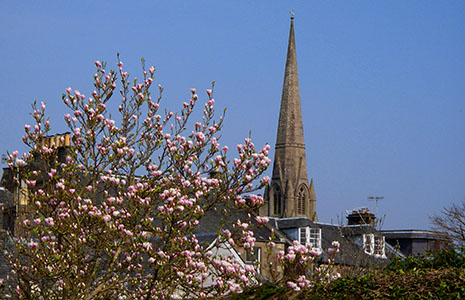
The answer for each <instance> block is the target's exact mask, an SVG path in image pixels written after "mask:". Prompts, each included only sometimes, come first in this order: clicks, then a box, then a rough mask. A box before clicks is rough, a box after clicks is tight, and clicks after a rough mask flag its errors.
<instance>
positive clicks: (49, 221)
mask: <svg viewBox="0 0 465 300" xmlns="http://www.w3.org/2000/svg"><path fill="white" fill-rule="evenodd" d="M45 223H47V224H48V226H54V225H55V221H53V218H46V219H45Z"/></svg>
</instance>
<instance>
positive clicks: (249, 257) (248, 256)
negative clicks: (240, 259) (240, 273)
mask: <svg viewBox="0 0 465 300" xmlns="http://www.w3.org/2000/svg"><path fill="white" fill-rule="evenodd" d="M260 254H261V253H260V247H253V252H252V253H251V252H250V251H246V252H245V263H246V264H253V263H255V262H260Z"/></svg>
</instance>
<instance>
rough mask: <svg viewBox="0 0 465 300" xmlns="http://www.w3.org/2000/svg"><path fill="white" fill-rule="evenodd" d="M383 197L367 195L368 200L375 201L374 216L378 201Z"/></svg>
mask: <svg viewBox="0 0 465 300" xmlns="http://www.w3.org/2000/svg"><path fill="white" fill-rule="evenodd" d="M383 199H384V197H380V196H368V200H369V201H376V217H378V201H379V200H383Z"/></svg>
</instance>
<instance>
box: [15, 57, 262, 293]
mask: <svg viewBox="0 0 465 300" xmlns="http://www.w3.org/2000/svg"><path fill="white" fill-rule="evenodd" d="M95 65H96V73H95V75H94V77H93V78H94V82H93V86H94V90H93V92H92V94H91V96H90V97H86V96H84V94H82V93H80V92H79V91H78V90H74V91H73V90H72V89H71V88H68V89H67V90H66V93H64V94H63V97H62V98H63V102H64V104H65V105H66V107H67V108H68V109H69V110H70V113H68V114H66V115H65V116H64V119H65V122H66V124H67V126H68V127H69V130H70V131H71V141H70V145H69V147H67V148H66V149H65V151H64V152H63V151H61V150H63V149H61V150H60V151H61V152H60V151H59V149H58V148H57V147H55V146H54V145H53V144H50V143H48V144H47V143H44V140H45V138H46V137H47V135H49V134H50V123H49V120H48V118H47V116H46V114H45V103H41V104H40V106H38V105H35V104H34V105H33V114H32V115H33V118H34V124H33V125H31V126H29V125H26V127H25V131H26V135H25V136H24V139H23V140H24V143H25V144H26V145H27V146H28V147H30V151H29V152H28V153H26V154H24V155H23V156H21V155H18V153H17V152H16V151H15V152H13V153H12V154H10V155H9V159H10V161H9V163H10V167H11V168H13V169H14V170H15V171H17V172H19V176H17V178H20V180H21V181H22V182H25V183H26V184H27V199H28V202H29V211H30V212H31V215H30V218H27V219H26V220H25V221H24V222H23V223H24V224H23V228H22V229H23V230H24V233H25V234H23V237H21V238H18V239H17V241H16V244H15V247H14V249H10V251H9V252H10V256H9V259H10V263H11V268H12V273H13V275H12V279H13V280H15V281H16V287H14V290H12V291H11V293H13V294H14V295H13V296H14V297H18V298H23V299H169V298H183V297H189V298H192V297H206V296H209V295H219V294H223V293H227V292H231V291H240V290H241V289H243V288H244V286H246V285H248V284H250V283H251V282H256V281H255V277H256V273H255V269H254V268H250V267H248V268H241V267H240V265H239V263H238V262H236V261H234V260H233V259H232V258H231V257H229V256H225V255H223V256H222V255H220V254H219V253H221V252H220V251H218V252H215V251H211V249H209V246H208V244H205V243H202V241H199V239H200V238H198V237H197V236H196V235H195V231H196V230H197V231H198V227H199V224H200V225H201V222H202V218H203V217H204V216H205V214H206V213H208V212H209V211H212V210H215V209H216V210H217V211H216V212H217V215H218V216H219V217H220V218H221V217H222V216H226V215H228V214H229V213H230V211H231V210H247V209H254V208H257V207H258V206H259V205H260V204H262V202H263V199H262V197H261V196H259V195H256V194H254V192H256V191H257V190H258V189H260V188H262V187H263V186H264V185H265V184H267V182H268V181H269V179H268V177H262V174H263V172H264V171H265V169H266V168H267V167H268V166H269V164H270V160H269V158H268V156H267V155H268V150H269V146H268V145H267V146H265V147H264V148H263V149H261V150H260V151H257V150H256V149H255V148H254V145H253V143H252V142H251V141H250V139H246V140H245V143H244V144H242V145H237V151H238V154H237V157H236V158H234V159H230V158H229V156H228V155H229V152H228V147H226V146H223V147H222V146H220V143H219V134H218V133H219V131H220V130H221V128H222V126H223V117H222V116H221V117H219V118H216V117H215V116H214V99H213V98H212V90H207V96H208V99H207V101H206V103H205V105H204V107H203V115H202V116H201V117H199V118H200V120H191V119H192V118H194V116H193V110H194V107H195V105H196V102H197V101H198V100H197V99H198V96H197V94H196V91H195V89H191V90H190V99H189V100H188V101H186V102H185V103H184V104H183V107H182V109H180V111H179V112H177V113H173V112H169V111H166V110H165V111H163V112H162V110H161V109H160V100H161V93H162V88H161V87H160V86H159V94H158V95H157V97H156V98H155V99H153V98H152V96H151V92H150V88H151V85H152V83H153V81H154V71H155V69H154V68H153V67H150V68H149V69H148V70H146V69H145V66H144V63H142V66H143V78H142V80H138V79H137V78H135V79H133V80H131V79H129V74H128V73H127V72H125V71H124V70H123V63H122V62H119V63H118V64H117V66H118V69H117V70H116V71H114V70H111V71H108V70H106V69H105V64H104V63H100V62H98V61H97V62H95ZM116 94H119V97H120V98H121V100H119V102H115V101H117V100H115V99H112V98H115V96H116ZM110 105H115V107H118V112H119V114H118V115H117V116H116V117H115V118H112V116H111V114H110V113H109V106H110ZM115 111H116V110H115ZM196 121H197V122H196ZM63 138H64V137H61V139H63ZM62 142H63V141H62ZM246 195H247V197H245V196H246ZM218 208H220V209H218ZM252 219H253V217H252ZM252 219H247V220H239V221H238V223H237V226H234V228H231V230H229V229H228V230H227V229H224V228H222V224H224V222H222V221H221V220H218V229H217V231H216V233H217V239H216V243H215V247H221V245H223V244H224V243H225V242H228V241H229V244H236V245H238V246H241V247H245V248H246V249H252V248H253V243H254V240H255V239H254V237H253V232H252V231H251V227H250V226H248V225H249V223H250V222H251V220H252ZM259 221H260V222H263V220H261V219H260V220H259ZM231 231H235V232H233V233H232V232H231ZM207 282H208V283H207Z"/></svg>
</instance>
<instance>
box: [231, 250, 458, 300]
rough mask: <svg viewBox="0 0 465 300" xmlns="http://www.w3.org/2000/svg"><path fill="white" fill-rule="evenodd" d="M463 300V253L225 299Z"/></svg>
mask: <svg viewBox="0 0 465 300" xmlns="http://www.w3.org/2000/svg"><path fill="white" fill-rule="evenodd" d="M241 296H242V297H241ZM462 298H465V252H464V249H460V250H457V249H452V248H449V249H443V250H441V251H439V252H437V253H435V254H434V255H432V254H430V255H424V256H410V257H406V258H403V259H394V260H393V261H392V262H391V264H390V265H389V266H388V267H387V268H386V269H385V270H383V271H381V272H372V273H368V274H365V275H361V276H346V277H343V278H339V279H337V280H334V281H331V282H329V283H328V282H318V283H316V284H315V285H314V286H313V287H312V288H311V289H307V290H304V291H302V292H300V293H290V291H289V289H285V288H279V285H278V286H277V285H274V284H270V283H267V284H264V285H262V286H261V287H258V288H255V289H254V290H249V291H248V292H247V293H243V294H241V295H235V296H234V297H231V298H228V299H236V300H239V299H262V300H265V299H302V300H303V299H311V300H327V299H332V300H333V299H334V300H338V299H340V300H343V299H344V300H359V299H361V300H369V299H462Z"/></svg>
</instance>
